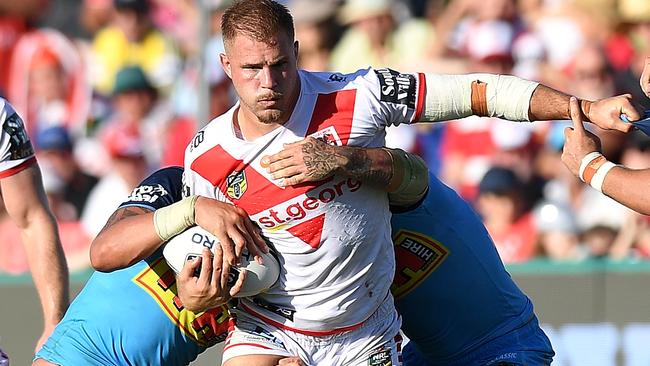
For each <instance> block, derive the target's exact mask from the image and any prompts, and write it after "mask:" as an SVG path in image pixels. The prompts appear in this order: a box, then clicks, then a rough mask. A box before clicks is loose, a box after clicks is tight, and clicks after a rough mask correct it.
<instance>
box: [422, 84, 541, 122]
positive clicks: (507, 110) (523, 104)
mask: <svg viewBox="0 0 650 366" xmlns="http://www.w3.org/2000/svg"><path fill="white" fill-rule="evenodd" d="M425 77H426V85H427V94H426V100H425V105H424V113H423V117H422V121H429V122H435V121H447V120H452V119H458V118H464V117H467V116H470V115H472V90H471V85H472V82H473V81H476V80H480V81H481V82H483V83H486V84H487V91H486V99H487V109H488V115H489V116H490V117H499V118H504V119H507V120H511V121H530V118H529V116H528V110H529V108H530V98H531V97H532V95H533V91H535V88H537V86H538V85H539V83H536V82H533V81H529V80H524V79H521V78H518V77H516V76H510V75H493V74H467V75H442V74H425Z"/></svg>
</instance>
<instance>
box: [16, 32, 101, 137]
mask: <svg viewBox="0 0 650 366" xmlns="http://www.w3.org/2000/svg"><path fill="white" fill-rule="evenodd" d="M7 92H8V95H9V98H10V99H11V101H12V103H13V104H14V106H15V108H16V110H18V111H19V112H20V113H21V114H23V115H24V116H25V124H26V127H27V132H28V133H29V134H30V136H32V137H33V136H35V134H36V133H37V131H38V130H39V129H41V128H47V127H52V126H65V127H66V128H67V129H68V130H69V131H70V132H71V133H72V134H73V135H74V136H77V137H78V136H81V135H83V134H84V133H85V130H86V122H87V120H88V114H89V110H90V102H91V89H90V86H89V85H88V80H87V78H86V68H85V63H84V61H83V60H82V57H81V53H80V52H79V49H78V48H77V47H76V45H75V44H74V43H73V42H72V41H71V40H70V39H69V38H68V37H66V36H65V35H63V34H62V33H60V32H59V31H57V30H54V29H38V30H33V31H30V32H28V33H26V34H24V35H22V36H21V37H20V39H19V40H18V42H17V43H16V45H15V48H14V52H13V54H12V60H11V75H10V79H9V84H8V90H7Z"/></svg>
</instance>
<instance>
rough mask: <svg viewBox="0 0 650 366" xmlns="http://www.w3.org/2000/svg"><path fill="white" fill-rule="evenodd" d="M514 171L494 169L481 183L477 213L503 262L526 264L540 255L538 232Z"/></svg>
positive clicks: (521, 184) (521, 186)
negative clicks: (537, 253) (538, 252)
mask: <svg viewBox="0 0 650 366" xmlns="http://www.w3.org/2000/svg"><path fill="white" fill-rule="evenodd" d="M522 188H523V182H522V181H521V180H520V179H519V177H517V175H516V174H515V172H514V171H512V170H510V169H507V168H501V167H494V168H491V169H490V170H488V171H487V173H485V176H483V179H481V182H480V184H479V193H478V198H477V200H476V206H477V210H478V212H479V213H480V214H481V216H482V218H483V222H484V223H485V227H486V228H487V229H488V232H489V233H490V236H491V237H492V239H493V240H494V244H495V246H496V248H497V251H498V252H499V255H500V256H501V259H502V260H503V262H504V263H517V262H524V261H527V260H529V259H532V258H533V257H534V256H535V254H536V252H537V247H536V243H537V231H536V228H535V224H534V221H533V217H532V215H531V213H530V210H529V203H528V202H525V200H524V197H523V194H522V193H523V192H522Z"/></svg>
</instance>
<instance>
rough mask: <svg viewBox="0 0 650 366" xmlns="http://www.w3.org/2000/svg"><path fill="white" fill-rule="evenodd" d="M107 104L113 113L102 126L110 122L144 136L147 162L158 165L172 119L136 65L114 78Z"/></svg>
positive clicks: (126, 68)
mask: <svg viewBox="0 0 650 366" xmlns="http://www.w3.org/2000/svg"><path fill="white" fill-rule="evenodd" d="M111 101H112V103H113V107H114V112H113V115H112V116H111V117H110V118H109V119H108V120H107V121H105V124H106V125H107V126H109V127H110V125H111V124H114V123H120V124H124V125H128V126H129V128H131V129H134V130H136V131H137V132H138V134H140V135H141V136H146V137H147V144H146V145H145V146H143V148H144V154H145V156H146V158H147V162H148V164H149V165H150V166H153V167H157V166H160V164H161V159H162V157H163V154H164V151H165V148H166V146H165V141H166V140H167V128H168V127H169V124H170V121H171V120H172V118H173V113H172V111H171V108H170V106H169V104H168V103H167V100H166V99H164V98H160V95H159V93H158V90H157V89H156V88H155V87H154V86H153V85H152V83H151V82H150V81H149V78H148V77H147V75H146V74H145V73H144V71H143V70H142V69H141V68H140V67H139V66H127V67H124V68H122V69H120V70H119V71H118V73H117V75H116V77H115V82H114V86H113V91H112V96H111ZM138 182H139V181H138ZM136 183H137V182H136Z"/></svg>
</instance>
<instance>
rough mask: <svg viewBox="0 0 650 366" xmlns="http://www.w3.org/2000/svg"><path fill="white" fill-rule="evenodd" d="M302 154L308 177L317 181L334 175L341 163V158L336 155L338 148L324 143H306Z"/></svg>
mask: <svg viewBox="0 0 650 366" xmlns="http://www.w3.org/2000/svg"><path fill="white" fill-rule="evenodd" d="M302 152H303V161H304V163H305V166H306V167H307V175H308V176H310V177H312V178H314V179H317V180H321V179H325V178H327V177H329V176H330V175H332V174H334V173H335V172H336V170H337V169H338V167H339V166H340V163H341V156H340V155H339V154H337V153H336V148H334V147H333V146H330V145H328V144H326V143H325V142H322V141H317V142H307V143H305V144H304V145H303V146H302Z"/></svg>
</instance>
